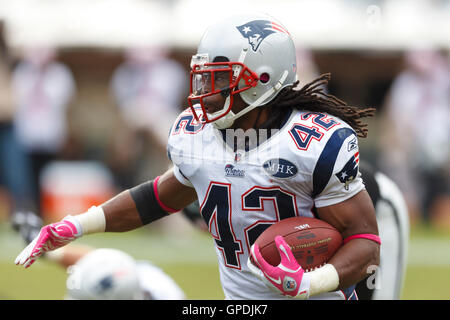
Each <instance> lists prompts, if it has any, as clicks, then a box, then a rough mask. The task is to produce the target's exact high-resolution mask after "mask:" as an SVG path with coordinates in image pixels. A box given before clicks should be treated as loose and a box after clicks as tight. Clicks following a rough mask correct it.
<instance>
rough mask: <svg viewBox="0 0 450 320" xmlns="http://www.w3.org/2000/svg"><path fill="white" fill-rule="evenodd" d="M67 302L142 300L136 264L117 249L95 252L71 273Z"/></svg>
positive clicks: (86, 256) (71, 270) (87, 256)
mask: <svg viewBox="0 0 450 320" xmlns="http://www.w3.org/2000/svg"><path fill="white" fill-rule="evenodd" d="M68 272H69V274H70V275H69V277H68V278H67V283H66V286H67V297H66V298H67V299H74V300H139V299H143V293H142V290H141V288H140V285H139V279H138V272H137V266H136V262H135V260H134V259H133V258H132V257H130V256H129V255H128V254H126V253H124V252H122V251H119V250H115V249H96V250H94V251H92V252H89V253H88V254H86V255H85V256H84V257H83V258H81V259H80V260H79V261H78V262H77V263H76V264H75V265H73V266H71V267H70V269H68Z"/></svg>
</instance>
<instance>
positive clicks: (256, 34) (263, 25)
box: [236, 20, 289, 51]
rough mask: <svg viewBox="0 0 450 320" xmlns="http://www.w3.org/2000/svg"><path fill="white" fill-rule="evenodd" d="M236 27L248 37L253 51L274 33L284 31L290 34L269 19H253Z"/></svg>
mask: <svg viewBox="0 0 450 320" xmlns="http://www.w3.org/2000/svg"><path fill="white" fill-rule="evenodd" d="M236 28H237V29H238V30H239V32H240V33H241V34H242V36H244V37H245V38H247V40H248V43H249V44H250V45H251V46H252V49H253V51H257V50H258V48H259V45H260V44H261V42H262V41H263V40H264V39H265V38H266V37H267V36H268V35H270V34H272V33H275V32H283V33H287V34H289V33H288V32H287V31H286V29H284V28H283V27H282V26H280V25H279V24H277V23H275V22H271V21H269V20H253V21H250V22H248V23H246V24H243V25H242V26H238V27H236Z"/></svg>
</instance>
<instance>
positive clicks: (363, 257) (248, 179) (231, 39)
mask: <svg viewBox="0 0 450 320" xmlns="http://www.w3.org/2000/svg"><path fill="white" fill-rule="evenodd" d="M296 74H297V63H296V56H295V47H294V42H293V40H292V38H291V35H290V34H289V32H288V31H287V30H286V28H285V27H284V26H283V25H282V24H281V23H280V22H277V21H276V20H275V19H273V18H272V17H270V16H267V15H265V14H243V15H237V16H233V17H230V18H228V19H225V20H223V21H221V22H218V23H216V24H214V25H212V26H211V27H209V28H208V29H207V30H206V32H205V33H204V35H203V37H202V39H201V40H200V44H199V46H198V51H197V53H196V54H195V55H194V56H193V57H192V61H191V76H190V95H189V97H188V104H189V108H188V109H186V110H185V111H183V112H182V113H181V114H180V115H179V117H178V118H177V119H176V120H175V122H174V124H173V127H172V129H171V131H170V133H169V139H168V155H169V158H170V159H171V160H172V163H173V168H171V169H170V170H168V171H167V172H165V173H163V174H162V175H161V176H158V177H156V178H155V179H154V180H152V181H148V182H145V183H143V184H141V185H138V186H136V187H134V188H131V189H130V190H126V191H124V192H122V193H120V194H118V195H117V196H115V197H114V198H112V199H111V200H109V201H107V202H105V203H104V204H102V205H100V206H97V207H92V208H91V209H89V210H87V211H86V212H84V213H82V214H79V215H74V216H71V215H69V216H66V217H65V218H64V219H62V220H61V221H60V222H58V223H55V224H50V225H48V226H45V227H43V228H42V230H41V231H40V233H39V235H38V236H37V237H36V238H35V240H33V242H31V243H30V244H29V245H28V246H27V247H26V248H25V249H24V250H23V251H22V252H21V253H20V254H19V256H18V257H17V258H16V261H15V262H16V264H18V265H23V266H25V267H29V266H30V265H31V264H32V263H34V261H36V259H37V258H38V257H39V256H40V255H41V254H42V253H43V252H46V251H48V250H53V249H56V248H58V247H61V246H63V245H65V244H67V243H69V242H71V241H73V240H75V239H77V238H79V237H80V236H83V235H87V234H90V233H94V232H105V231H106V232H119V231H128V230H133V229H136V228H138V227H140V226H142V225H144V224H148V223H150V222H152V221H155V220H156V219H160V218H162V217H165V216H166V215H168V214H170V213H175V212H179V211H180V210H181V209H183V208H184V207H186V206H187V205H189V204H191V203H192V202H194V201H195V200H197V199H198V200H199V203H200V212H201V214H202V216H203V218H204V219H205V222H206V224H207V226H208V229H209V231H210V233H211V236H212V237H213V238H214V242H215V247H216V252H217V259H218V263H219V270H220V279H221V283H222V287H223V290H224V294H225V298H226V299H287V298H298V299H307V298H311V299H355V298H356V294H355V292H354V288H355V285H356V284H357V283H358V282H359V281H360V280H362V279H364V278H365V277H366V276H367V270H368V269H373V268H376V266H377V265H378V264H379V251H380V238H379V236H378V228H377V222H376V218H375V210H374V206H373V204H372V201H371V199H370V197H369V195H368V194H367V191H366V190H365V188H364V185H363V182H362V179H361V177H360V174H359V171H358V162H359V149H358V140H357V137H358V136H359V137H365V136H366V135H367V128H366V125H365V124H364V123H363V122H362V120H361V118H364V117H367V116H372V115H373V113H374V109H372V108H357V107H353V106H349V105H347V104H346V103H344V102H343V101H341V100H339V99H337V98H336V97H334V96H331V95H329V94H326V93H325V92H324V91H323V90H322V89H321V88H322V85H323V84H326V83H327V81H328V80H329V78H330V77H329V75H328V74H326V75H323V76H321V77H319V78H318V79H316V80H315V81H313V82H311V83H309V84H307V85H305V86H304V87H302V88H300V89H298V88H296V86H297V84H298V82H297V79H296ZM293 216H305V217H316V218H319V219H322V220H324V221H327V222H328V223H330V224H331V225H333V226H334V227H335V228H336V229H338V230H339V231H340V232H341V234H342V237H343V239H344V242H345V244H344V245H343V246H342V247H341V248H340V249H339V250H338V251H337V253H336V254H335V255H334V256H333V257H332V259H331V260H330V261H329V262H328V263H327V264H326V265H324V266H322V267H320V268H317V269H315V270H314V271H311V272H308V273H306V272H305V270H304V269H303V268H302V267H301V266H300V265H298V264H297V263H296V261H295V259H294V257H293V255H292V251H291V250H290V248H289V247H288V245H287V244H286V242H285V241H284V239H283V238H282V237H279V238H277V239H276V241H277V246H278V250H279V252H280V255H281V256H282V262H281V263H280V265H278V266H271V265H269V264H268V263H267V262H266V261H265V260H264V259H263V258H262V256H261V254H260V251H259V248H258V246H257V245H254V242H255V240H256V238H257V237H258V236H259V235H260V234H261V232H263V231H264V230H265V229H266V228H267V227H268V226H270V225H271V224H273V223H276V222H277V221H279V220H281V219H285V218H288V217H293Z"/></svg>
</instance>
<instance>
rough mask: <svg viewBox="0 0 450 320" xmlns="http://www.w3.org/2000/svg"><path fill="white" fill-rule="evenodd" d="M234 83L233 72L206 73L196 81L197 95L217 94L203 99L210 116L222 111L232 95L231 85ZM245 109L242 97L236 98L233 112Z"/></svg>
mask: <svg viewBox="0 0 450 320" xmlns="http://www.w3.org/2000/svg"><path fill="white" fill-rule="evenodd" d="M231 81H232V72H231V71H215V72H205V73H203V74H201V75H199V77H197V79H196V82H197V83H196V89H197V90H196V94H199V95H203V94H208V93H210V92H217V93H215V94H212V95H210V96H206V97H205V98H204V99H203V105H204V107H205V109H206V112H207V113H208V114H213V113H215V112H217V111H219V110H221V109H222V108H223V106H224V104H225V100H226V98H227V97H228V95H229V94H230V83H231ZM244 107H245V103H244V102H243V101H242V99H240V96H239V95H237V96H235V100H234V103H233V107H232V110H233V112H235V113H236V112H239V111H240V110H242V109H243V108H244Z"/></svg>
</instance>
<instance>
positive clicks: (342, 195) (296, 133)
mask: <svg viewBox="0 0 450 320" xmlns="http://www.w3.org/2000/svg"><path fill="white" fill-rule="evenodd" d="M243 135H244V132H243V131H242V130H236V131H233V130H231V129H227V130H217V129H216V128H215V127H214V126H213V125H212V124H201V123H198V122H196V121H195V119H194V117H193V115H192V112H191V111H190V110H189V109H187V110H185V111H184V112H182V113H181V114H180V115H179V117H178V118H177V120H176V121H175V123H174V125H173V127H172V129H171V132H170V135H169V140H168V155H169V157H170V158H171V160H172V162H173V164H174V174H175V176H176V177H177V179H178V180H179V181H180V182H181V183H183V184H185V185H187V186H191V187H193V188H195V190H196V193H197V195H198V200H199V203H200V212H201V214H202V216H203V218H204V219H205V222H206V224H207V225H208V227H209V231H210V233H211V235H212V237H213V238H214V242H215V247H216V252H217V258H218V262H219V270H220V279H221V283H222V286H223V289H224V293H225V297H226V299H283V298H285V297H284V296H282V295H280V294H277V293H276V292H274V291H272V290H270V289H268V288H267V287H266V285H265V284H264V283H263V282H262V281H261V280H260V279H258V278H257V277H255V276H254V275H253V274H252V273H251V272H250V270H249V269H248V268H247V259H248V257H249V250H250V246H251V245H252V244H253V242H254V241H255V240H256V239H257V237H258V236H259V235H260V234H261V233H262V232H263V231H264V230H265V229H266V228H267V227H269V226H270V225H272V224H274V223H276V222H277V221H280V220H282V219H285V218H289V217H293V216H304V217H314V213H313V212H314V209H313V208H314V207H317V208H318V207H324V206H329V205H333V204H336V203H339V202H341V201H344V200H346V199H349V198H350V197H352V196H354V195H356V194H357V193H358V192H360V191H361V190H362V189H364V185H363V183H362V179H361V177H360V174H359V171H358V161H359V150H358V142H357V137H356V134H355V132H354V130H353V129H352V128H351V127H350V126H349V125H348V124H346V123H345V122H343V121H342V120H341V119H339V118H336V117H333V116H331V115H328V114H325V113H313V112H304V111H297V110H295V111H293V112H292V113H291V114H290V115H286V121H285V123H284V125H283V126H282V128H281V129H280V130H273V131H272V132H271V135H270V137H269V138H267V139H265V138H266V137H268V136H269V134H268V133H265V132H264V131H261V132H259V133H258V132H257V131H254V130H249V131H247V137H248V139H247V141H248V145H249V146H248V147H245V146H243V147H242V148H240V147H238V148H237V149H236V148H234V147H233V141H234V136H240V137H241V138H242V137H243ZM257 135H258V137H257ZM256 138H259V141H260V143H259V145H256V144H255V143H254V141H256ZM244 140H245V139H240V140H238V141H244ZM246 149H248V150H247V151H246ZM352 293H353V288H351V289H350V290H349V292H342V291H337V292H332V293H326V294H324V295H320V296H316V297H312V298H318V299H324V298H327V299H333V298H335V299H344V298H349V295H350V294H352Z"/></svg>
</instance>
